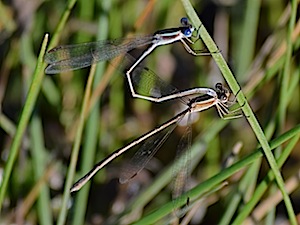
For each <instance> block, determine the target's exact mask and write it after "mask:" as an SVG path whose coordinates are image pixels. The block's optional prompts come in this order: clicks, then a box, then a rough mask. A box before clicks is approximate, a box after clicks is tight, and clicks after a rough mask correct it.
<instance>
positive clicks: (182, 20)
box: [180, 17, 189, 26]
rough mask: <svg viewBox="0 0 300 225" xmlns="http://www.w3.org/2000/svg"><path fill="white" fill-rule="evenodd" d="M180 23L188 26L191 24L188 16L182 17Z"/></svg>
mask: <svg viewBox="0 0 300 225" xmlns="http://www.w3.org/2000/svg"><path fill="white" fill-rule="evenodd" d="M180 23H181V24H182V25H183V26H186V25H188V24H189V20H188V18H186V17H182V18H181V20H180Z"/></svg>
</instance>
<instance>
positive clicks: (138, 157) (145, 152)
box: [119, 117, 182, 183]
mask: <svg viewBox="0 0 300 225" xmlns="http://www.w3.org/2000/svg"><path fill="white" fill-rule="evenodd" d="M181 118H182V117H181ZM181 118H180V119H181ZM180 119H179V120H180ZM175 127H176V123H175V124H173V125H171V126H169V127H168V128H167V129H166V130H165V131H162V132H159V133H157V134H156V135H154V136H152V137H151V138H149V139H148V140H147V141H146V142H145V143H144V144H143V145H142V146H141V148H140V149H139V150H138V151H137V152H136V153H135V154H134V156H133V157H132V159H131V160H130V162H129V163H128V164H127V165H126V166H125V168H123V169H122V171H121V175H120V179H119V181H120V183H126V182H128V181H129V180H131V179H132V178H134V177H135V176H136V175H137V174H138V173H139V172H140V171H141V170H142V169H143V168H144V167H145V166H146V164H147V163H148V162H149V160H150V159H151V158H152V157H153V156H154V155H155V153H156V152H157V151H158V149H160V147H161V146H162V145H163V143H164V142H165V141H166V140H167V139H168V137H169V135H170V134H171V133H172V131H173V130H174V129H175Z"/></svg>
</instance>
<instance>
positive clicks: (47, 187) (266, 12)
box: [0, 0, 300, 224]
mask: <svg viewBox="0 0 300 225" xmlns="http://www.w3.org/2000/svg"><path fill="white" fill-rule="evenodd" d="M70 2H71V1H69V3H70ZM297 2H298V1H297ZM67 4H68V3H67V2H66V1H59V0H56V1H51V0H48V1H42V0H26V1H25V0H12V1H1V2H0V32H1V33H0V59H1V61H0V103H1V115H0V116H1V118H0V127H1V129H0V156H1V159H0V160H1V161H0V168H1V169H0V171H1V173H0V175H1V174H3V170H4V168H5V164H6V161H7V158H8V155H9V153H10V147H11V143H12V140H13V137H14V134H15V131H16V129H17V126H18V122H19V118H20V116H21V113H22V107H23V105H24V102H25V99H26V96H27V93H28V89H29V85H30V82H31V80H32V74H33V72H34V69H35V66H36V63H37V55H38V53H39V50H40V47H41V43H42V40H43V36H44V35H45V33H49V35H50V39H51V37H52V36H53V34H54V32H55V29H56V27H57V26H58V24H59V23H60V22H61V21H62V15H63V13H64V12H66V11H67V10H68V8H67ZM192 4H193V6H194V7H195V9H196V11H197V13H198V16H199V18H200V19H201V21H202V22H203V25H204V26H205V28H206V29H207V30H208V31H209V33H210V34H211V36H212V37H213V38H214V41H215V42H216V44H217V45H218V47H219V49H220V50H221V53H222V54H223V55H224V57H225V58H226V59H227V61H228V64H229V65H230V68H231V69H232V70H233V72H234V74H235V76H236V79H237V80H238V82H239V84H240V86H241V89H242V90H243V92H244V93H246V97H247V98H248V99H249V102H250V105H251V107H252V108H253V110H254V111H255V113H256V116H257V118H258V120H259V121H260V124H261V126H262V128H263V129H264V130H265V132H266V136H267V137H268V138H269V139H270V140H271V139H273V138H276V137H278V136H280V135H281V134H282V133H284V132H285V131H287V130H289V129H291V128H293V127H296V126H297V125H299V122H300V113H299V112H300V110H299V102H300V98H299V93H300V89H299V87H300V86H299V77H300V75H299V74H300V67H299V44H300V38H299V30H300V25H299V24H300V23H299V7H298V14H297V18H296V25H295V27H294V28H293V30H292V43H293V45H292V46H293V49H292V50H293V53H292V57H291V63H290V69H289V76H288V78H286V79H288V84H289V85H288V89H287V90H286V91H285V92H286V98H287V99H288V100H287V104H286V108H285V111H286V115H285V116H284V120H283V121H284V122H283V123H282V122H280V121H281V120H280V118H282V117H280V116H279V112H278V111H279V108H280V106H281V104H282V100H281V99H280V96H281V95H280V91H281V93H282V90H281V88H282V82H283V80H284V79H285V78H284V77H283V65H284V55H285V53H286V47H285V40H286V38H287V34H288V23H289V19H290V15H291V9H290V5H289V1H283V0H272V1H270V0H266V1H259V0H256V1H252V0H248V1H240V0H231V1H224V0H214V1H212V0H205V1H192ZM69 10H70V15H69V17H68V19H67V21H66V23H65V24H63V27H62V30H60V31H58V35H59V36H58V39H57V40H58V41H57V43H54V44H53V43H52V44H53V45H54V46H57V45H60V44H74V43H81V42H89V41H95V40H105V39H114V38H120V37H129V36H132V35H143V34H152V33H154V32H155V31H157V30H159V29H164V28H169V27H177V26H179V25H180V18H182V17H185V16H186V12H185V10H184V8H183V6H182V3H181V1H177V0H176V1H174V0H161V1H155V0H147V1H146V0H127V1H124V0H123V1H122V0H111V1H97V0H89V1H84V0H78V1H77V2H76V4H75V5H74V7H72V8H70V9H69ZM54 46H51V47H54ZM193 48H194V49H205V47H204V45H203V44H202V43H201V41H197V42H196V44H195V45H193ZM139 53H141V50H138V51H137V52H133V54H134V55H136V56H137V55H138V54H139ZM145 64H146V65H147V67H149V68H151V69H152V70H153V71H155V73H156V74H158V75H159V76H160V77H161V78H162V79H164V80H165V81H166V82H168V83H170V84H172V85H174V86H175V87H177V88H178V89H180V90H182V89H187V88H191V87H196V86H199V87H214V85H215V84H216V83H217V82H222V83H224V81H223V79H222V75H221V74H220V71H219V69H218V68H217V67H216V65H215V64H214V62H213V60H212V58H211V57H210V56H199V57H194V56H192V55H190V54H188V53H187V52H186V50H185V49H184V48H183V46H182V44H181V43H175V44H172V45H168V46H163V47H159V48H157V49H156V50H155V51H154V52H153V53H151V55H150V56H149V57H147V59H146V60H145ZM109 65H110V64H109V63H107V62H103V63H99V65H98V66H97V70H96V74H95V82H94V84H93V91H92V97H91V99H92V101H90V102H92V104H91V105H89V106H88V107H87V109H88V113H87V120H86V123H85V127H84V131H83V137H82V141H81V142H80V143H81V144H80V153H79V157H78V163H77V170H78V171H80V172H78V174H77V175H76V177H75V180H76V179H77V178H79V177H80V176H81V175H83V174H84V173H85V172H87V171H88V170H89V169H90V168H91V167H92V165H93V164H94V163H95V162H97V161H99V160H101V159H103V158H105V156H107V155H108V154H110V153H111V152H113V151H114V150H116V149H117V148H120V147H122V146H124V145H126V144H127V143H129V142H130V141H131V140H133V139H135V138H137V137H139V136H140V135H142V134H143V133H145V132H147V131H149V130H151V129H153V128H155V127H156V126H157V125H159V124H161V123H163V122H164V121H166V120H168V119H169V118H171V117H172V116H173V115H174V114H175V113H176V112H178V110H180V109H182V107H181V103H180V102H178V101H171V102H167V103H160V104H155V103H151V102H147V101H144V100H139V99H133V98H131V96H130V93H129V89H128V86H127V82H126V80H125V79H124V76H122V74H121V73H120V72H115V71H114V70H112V69H111V67H110V66H109ZM89 70H90V68H86V69H82V70H78V71H73V72H66V73H62V74H58V75H53V76H46V77H45V78H44V80H43V84H42V89H41V92H40V93H39V96H38V100H37V102H36V104H35V107H34V111H33V114H32V116H31V119H30V121H29V124H28V126H27V130H26V133H25V135H24V138H23V140H22V143H21V147H20V149H19V152H18V157H17V160H16V162H15V164H14V168H13V171H12V174H11V176H10V179H9V186H8V189H7V191H6V195H5V199H4V201H3V203H2V204H3V205H2V211H1V216H0V224H13V223H17V224H53V223H55V222H56V221H57V220H58V217H59V215H60V213H61V210H62V209H61V202H62V195H63V191H64V187H65V180H66V176H67V170H68V166H69V162H70V155H71V152H72V151H71V150H72V146H73V145H74V142H75V139H76V137H77V136H76V132H77V129H78V123H79V115H80V111H81V107H82V101H83V96H84V92H85V87H86V83H87V79H88V75H89ZM111 71H113V72H111ZM180 107H181V108H180ZM198 116H199V118H198V120H197V122H195V123H194V124H193V125H192V127H193V140H197V141H195V143H201V144H202V147H201V148H202V149H204V150H203V151H204V152H205V154H204V156H203V158H202V159H201V163H197V166H196V168H195V169H194V171H193V172H192V175H191V178H192V180H193V183H194V185H196V184H199V183H201V182H203V181H205V180H206V179H208V178H210V177H211V176H213V175H215V174H217V173H219V172H220V171H221V170H222V162H223V161H224V160H225V159H226V158H227V157H228V156H229V155H231V154H232V152H233V150H234V149H235V150H238V154H237V156H236V158H235V160H237V161H238V160H239V159H240V158H242V157H244V156H247V155H249V154H250V153H251V152H253V151H254V150H255V149H256V148H257V147H258V143H257V140H256V138H255V136H254V134H253V132H252V130H251V127H250V126H249V125H248V123H247V120H246V119H245V117H243V118H240V119H235V120H231V121H229V122H228V121H227V122H226V124H225V123H224V121H222V120H221V119H220V118H219V117H218V115H217V113H216V110H214V109H211V110H207V111H206V112H201V115H198ZM223 123H224V126H223V127H222V125H220V127H219V125H218V124H223ZM218 129H220V130H218ZM183 132H184V128H183V127H178V128H177V129H176V130H175V131H174V132H173V134H172V135H171V136H170V138H169V140H168V141H167V142H166V143H165V144H164V145H163V147H162V148H161V150H160V151H159V152H158V153H157V155H156V156H155V158H154V159H153V160H151V162H150V163H149V165H148V166H147V169H144V170H143V171H142V172H141V173H140V174H139V175H138V176H137V177H136V178H134V179H133V180H132V181H131V182H129V183H128V184H124V185H121V184H119V183H118V175H119V173H120V170H121V168H122V166H123V165H124V164H126V162H128V160H129V159H130V156H132V155H133V153H134V152H135V150H134V149H133V150H132V151H130V152H128V153H126V154H125V155H124V156H122V157H121V158H120V159H117V160H115V161H114V162H113V163H111V164H110V165H109V166H108V167H107V168H105V169H103V170H102V171H100V172H99V173H98V174H97V175H96V176H95V177H94V179H93V181H91V182H89V184H88V185H87V187H85V188H84V189H85V190H82V193H83V194H80V192H78V193H75V194H72V196H71V198H70V200H69V201H68V204H67V206H66V207H67V209H68V215H67V218H66V221H67V222H66V223H67V224H104V223H105V224H118V223H122V224H128V223H131V222H133V221H135V220H137V219H138V218H139V217H140V216H143V215H146V214H147V213H149V212H150V211H152V210H153V209H155V208H158V207H160V206H161V205H163V204H164V203H166V202H168V201H170V199H171V197H170V196H171V195H170V192H171V190H172V188H171V185H167V186H165V187H162V189H161V190H160V191H159V192H158V194H157V195H154V196H153V198H151V199H150V200H148V201H147V202H145V203H144V205H143V207H136V208H130V212H128V211H126V209H128V208H127V207H129V203H131V202H134V201H135V200H136V199H137V198H138V196H139V194H140V193H141V192H142V191H143V190H144V189H145V188H146V187H149V186H150V185H151V184H152V183H153V181H154V180H155V179H156V178H157V177H158V175H159V174H160V172H161V171H162V170H163V169H164V168H165V167H166V165H169V164H171V163H172V161H173V160H174V158H175V155H176V148H177V144H178V141H179V139H180V137H181V136H182V134H183ZM209 135H211V136H209ZM207 140H209V141H207ZM193 142H194V141H193ZM285 147H286V146H285V145H283V146H281V148H280V149H277V150H278V154H280V150H282V149H284V148H285ZM292 148H293V151H291V153H290V156H289V158H288V160H287V162H286V163H285V165H284V167H283V168H282V174H283V177H284V178H285V179H286V180H288V179H289V178H290V177H293V176H295V175H296V174H297V173H298V171H299V163H298V162H299V159H300V154H299V150H300V145H299V142H298V139H297V140H296V142H295V143H294V145H293V146H292ZM84 160H86V163H87V164H84V162H83V161H84ZM192 160H193V159H192ZM199 161H200V159H199ZM82 164H84V165H85V166H83V167H82V166H80V165H82ZM257 168H258V169H257V171H255V172H254V174H255V175H253V176H252V178H254V179H253V180H251V182H252V183H251V185H250V184H249V186H248V187H247V188H248V189H247V191H245V193H244V195H243V199H241V200H240V201H239V202H238V204H237V205H238V207H237V208H242V207H243V205H244V204H245V202H247V201H248V199H251V195H252V193H253V191H254V190H255V187H256V185H257V184H258V183H259V182H260V181H261V180H262V179H263V178H264V176H265V175H266V173H267V172H268V171H269V166H268V164H267V163H266V162H265V161H264V160H262V161H261V162H259V163H258V165H257ZM247 169H248V167H245V168H244V169H243V170H241V171H239V172H238V173H236V174H235V175H234V176H233V177H231V178H230V179H229V180H227V181H228V182H229V183H228V185H227V186H226V187H222V188H221V189H220V190H218V192H216V193H211V194H209V195H208V196H206V198H205V200H203V201H201V203H202V205H201V206H199V205H198V206H197V207H196V209H198V211H196V213H195V215H193V216H192V217H191V218H192V219H191V222H190V223H191V224H216V223H219V222H220V220H221V218H222V215H223V213H222V212H225V211H226V209H228V208H229V206H228V205H229V204H231V203H230V202H231V200H232V199H233V195H234V194H236V192H237V188H238V187H239V186H238V185H239V181H240V179H242V177H243V176H244V175H245V173H246V171H247ZM0 180H1V179H0ZM270 186H271V187H273V188H270V189H269V190H268V192H267V193H266V194H265V195H264V196H263V197H264V199H268V198H269V197H270V196H272V195H275V194H276V192H275V190H276V188H275V187H276V186H272V185H270ZM298 187H299V183H297V184H296V186H295V187H294V189H293V190H292V192H293V193H292V194H291V199H292V202H293V203H294V210H295V214H296V215H297V214H298V213H299V211H300V205H299V202H300V199H299V197H300V193H299V188H298ZM257 208H258V209H259V207H257ZM267 208H268V209H267V210H266V212H264V213H263V214H262V216H261V217H257V218H256V217H255V216H254V217H255V218H256V219H257V221H260V222H261V223H262V224H266V223H267V222H269V224H272V222H270V221H273V222H274V221H275V220H276V221H277V220H280V219H282V220H283V221H285V222H286V221H287V216H286V213H285V208H284V204H283V203H281V202H280V200H279V202H273V203H272V204H269V205H268V207H267ZM264 210H265V209H264ZM268 210H270V211H268ZM259 211H260V212H261V211H263V210H259ZM270 212H271V213H270ZM238 213H239V211H236V213H235V214H233V215H232V217H228V222H227V223H230V221H233V220H234V218H236V217H237V214H238ZM268 213H269V214H268ZM216 215H217V216H216ZM255 215H256V214H255ZM170 218H171V216H169V217H167V218H164V219H163V220H161V224H165V223H168V222H170V221H173V220H171V219H170ZM298 218H299V215H298ZM174 223H175V222H174ZM287 223H288V222H287ZM223 224H226V223H223Z"/></svg>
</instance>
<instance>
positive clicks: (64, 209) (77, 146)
mask: <svg viewBox="0 0 300 225" xmlns="http://www.w3.org/2000/svg"><path fill="white" fill-rule="evenodd" d="M95 69H96V65H92V67H91V70H90V74H89V78H88V81H87V85H86V91H85V94H84V98H83V103H82V107H81V112H80V119H79V123H78V127H77V129H76V131H77V132H76V137H75V143H74V145H73V148H72V154H71V160H70V165H69V170H68V174H67V178H66V184H65V189H64V194H63V201H62V205H61V211H60V214H59V217H58V222H57V224H58V225H63V224H65V221H66V217H67V209H68V207H67V203H68V201H69V198H70V188H71V186H72V182H73V180H74V174H75V169H76V164H77V160H78V154H79V149H80V144H81V138H82V133H83V128H84V123H85V119H84V118H85V113H86V109H87V105H88V101H89V98H90V95H91V89H92V84H93V79H94V76H95Z"/></svg>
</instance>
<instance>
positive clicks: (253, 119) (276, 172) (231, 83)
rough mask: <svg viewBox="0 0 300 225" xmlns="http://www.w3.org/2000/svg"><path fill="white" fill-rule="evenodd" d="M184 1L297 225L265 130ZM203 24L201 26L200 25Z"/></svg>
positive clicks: (191, 7) (191, 8) (214, 46)
mask: <svg viewBox="0 0 300 225" xmlns="http://www.w3.org/2000/svg"><path fill="white" fill-rule="evenodd" d="M182 3H183V5H184V7H185V9H186V12H187V15H188V16H189V17H190V19H191V21H192V23H193V24H194V25H195V27H200V32H199V33H200V37H201V39H202V40H203V42H204V43H205V45H206V46H207V48H208V50H209V51H210V52H214V53H213V54H212V56H213V58H214V60H215V62H216V64H217V65H218V67H219V69H220V70H221V72H222V74H223V76H224V79H225V80H226V82H227V83H228V86H229V87H230V89H231V90H232V91H233V93H235V94H236V93H239V94H238V95H237V96H236V97H237V101H238V103H239V104H240V105H241V106H242V105H243V107H242V110H243V112H244V114H245V115H246V117H247V120H248V122H249V124H250V126H251V127H252V130H253V132H254V133H255V135H256V138H257V139H258V141H259V143H260V144H261V146H262V149H263V151H264V154H265V157H266V159H267V161H268V163H269V165H270V167H271V169H272V171H273V172H274V176H275V179H276V182H277V185H278V187H279V189H280V191H281V193H282V195H283V200H284V202H285V205H286V208H287V212H288V215H289V218H290V222H291V224H294V225H296V224H297V220H296V216H295V213H294V210H293V206H292V203H291V200H290V198H289V195H288V194H287V192H286V190H285V186H284V181H283V178H282V176H281V173H280V171H279V169H278V166H277V164H276V161H275V158H274V156H273V154H272V152H271V149H270V146H269V143H268V141H267V139H266V137H265V135H264V132H263V130H262V128H261V127H260V125H259V123H258V121H257V119H256V117H255V115H254V113H253V111H252V109H251V107H250V105H249V103H248V102H247V100H246V97H245V96H244V94H243V92H242V91H240V87H239V84H238V83H237V81H236V79H235V78H234V76H233V74H232V72H231V70H230V69H229V67H228V65H227V63H226V61H225V59H224V58H223V56H222V54H221V53H216V52H219V49H218V47H217V45H216V44H215V43H214V41H213V40H212V38H211V37H210V35H209V34H208V32H207V30H206V29H205V27H204V25H203V24H202V23H201V21H200V19H199V17H198V16H197V14H196V12H195V10H194V8H193V6H192V5H191V3H190V2H189V1H188V0H182ZM200 25H201V26H200Z"/></svg>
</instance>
